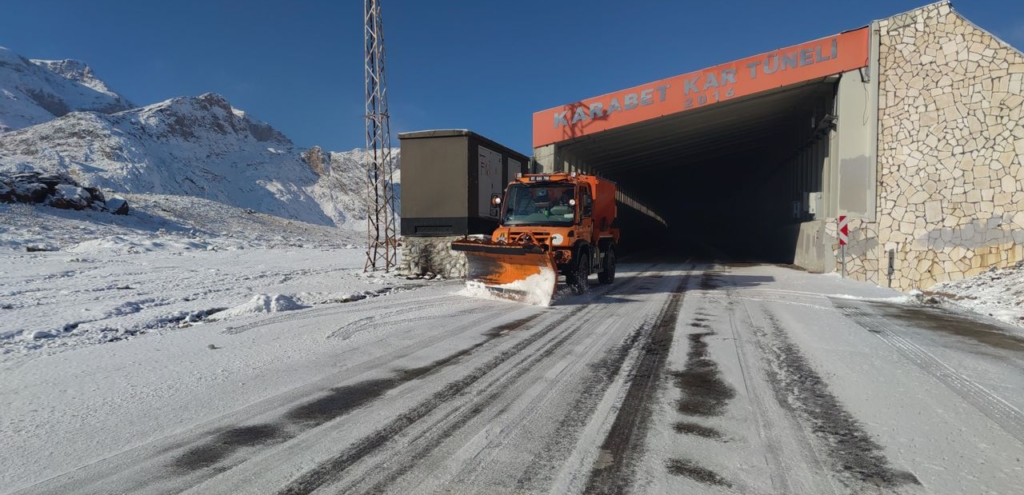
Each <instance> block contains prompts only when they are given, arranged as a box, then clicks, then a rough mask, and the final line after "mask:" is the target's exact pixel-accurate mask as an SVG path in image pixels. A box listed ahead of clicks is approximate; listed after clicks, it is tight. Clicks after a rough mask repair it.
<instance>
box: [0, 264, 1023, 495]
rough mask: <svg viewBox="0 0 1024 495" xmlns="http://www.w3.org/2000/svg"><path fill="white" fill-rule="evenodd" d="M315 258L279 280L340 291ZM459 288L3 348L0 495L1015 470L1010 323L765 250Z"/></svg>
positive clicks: (797, 487)
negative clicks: (494, 294)
mask: <svg viewBox="0 0 1024 495" xmlns="http://www.w3.org/2000/svg"><path fill="white" fill-rule="evenodd" d="M211 256H212V255H211ZM303 256H308V254H304V255H303ZM207 259H209V258H206V257H199V259H197V261H195V263H198V265H197V267H198V269H200V270H201V269H203V268H202V267H203V266H205V265H203V264H202V263H205V262H206V261H202V260H207ZM326 260H327V258H326V257H325V258H324V259H321V260H311V261H310V262H309V265H308V266H309V267H310V268H309V269H310V271H309V272H308V273H304V274H300V275H302V276H305V277H312V278H311V279H310V280H314V281H315V282H316V284H318V285H317V288H316V289H315V290H310V289H303V288H302V287H291V289H292V291H293V292H302V291H306V292H315V291H321V292H322V293H323V294H326V293H328V292H330V291H329V290H328V289H327V287H328V286H329V285H330V283H329V282H330V274H327V273H322V272H321V271H316V270H312V267H313V266H324V265H325V263H326V262H327V261H326ZM355 261H358V260H355ZM281 266H285V265H281ZM270 268H272V269H278V268H274V267H270ZM270 268H268V269H270ZM283 277H287V274H286V273H280V274H276V275H274V276H272V277H270V279H271V280H277V282H275V283H277V284H280V283H285V281H282V280H284V279H283ZM299 279H300V280H301V277H300V278H299ZM288 280H291V279H288ZM363 282H365V283H366V284H367V286H368V287H369V286H371V285H372V282H374V281H372V280H366V281H361V282H360V283H363ZM25 283H30V282H29V281H26V282H25ZM247 283H249V284H255V285H259V283H260V282H259V281H249V282H247ZM291 283H294V282H291ZM388 283H390V284H392V285H399V284H405V283H406V281H404V280H401V279H393V280H392V281H390V282H388ZM179 285H181V286H182V287H185V288H187V287H188V286H189V282H188V281H187V280H182V281H181V283H180V284H179ZM350 285H351V287H353V288H354V287H355V285H352V284H350ZM378 286H380V284H378ZM460 288H461V283H460V282H455V281H441V282H436V281H435V282H430V283H425V282H415V283H410V284H408V285H405V286H403V290H397V291H392V292H389V293H387V294H386V295H384V296H382V297H372V298H367V299H365V300H360V301H355V302H347V303H342V302H336V301H335V300H332V299H331V298H328V297H326V296H324V297H321V298H320V299H318V300H317V301H314V302H311V303H308V304H307V306H309V307H306V308H305V309H299V310H295V311H288V312H282V313H276V314H256V315H245V314H243V313H244V312H239V313H237V314H238V316H230V317H227V318H224V319H222V320H214V321H209V320H208V321H205V322H203V323H201V324H196V325H193V326H189V327H186V328H174V329H173V330H168V331H154V332H150V333H148V334H144V335H136V336H134V337H133V338H127V339H123V340H120V341H116V342H109V343H97V344H91V345H84V344H83V345H72V346H65V347H66V348H63V349H62V350H61V352H55V353H45V352H42V351H43V350H45V349H42V350H33V349H25V350H23V351H24V352H22V351H21V350H20V351H19V352H17V353H14V352H12V353H8V354H4V355H2V356H0V358H2V359H0V369H2V371H3V378H2V380H0V404H2V410H0V411H2V413H0V436H2V438H3V439H4V448H3V449H0V466H2V467H0V493H133V494H135V493H140V494H145V493H181V492H187V493H196V494H217V493H221V494H237V493H289V494H291V493H314V492H315V493H346V494H348V493H588V494H589V493H744V494H746V493H794V494H798V493H799V494H802V493H809V494H821V493H912V494H916V493H1007V494H1009V493H1017V490H1019V487H1020V486H1022V484H1024V461H1022V459H1024V414H1022V412H1021V411H1022V410H1024V373H1022V372H1021V370H1022V369H1024V338H1022V337H1021V336H1020V335H1019V334H1018V333H1015V332H1019V330H1015V329H1013V328H1010V327H1004V326H1000V325H999V324H996V323H993V322H991V321H988V320H985V321H982V320H980V319H968V318H967V317H965V316H960V315H956V314H952V313H948V312H946V311H944V310H941V309H938V308H931V307H922V306H916V305H912V304H906V303H904V302H901V299H900V298H899V297H898V296H899V295H898V294H897V293H895V292H892V291H889V290H886V289H880V288H875V287H871V286H868V285H865V284H860V283H856V282H851V281H848V280H841V279H839V278H837V277H831V276H821V275H811V274H807V273H803V272H799V271H794V270H790V269H787V268H782V267H775V266H761V265H731V266H730V265H716V264H704V263H693V262H681V261H665V260H662V261H656V260H649V261H644V260H633V261H632V262H630V263H625V264H623V265H621V266H620V269H619V273H618V278H617V280H616V282H615V283H614V284H612V285H609V286H595V287H594V288H593V290H592V291H591V292H590V293H589V294H586V295H580V296H573V295H568V294H561V295H560V296H559V297H558V298H557V299H556V300H555V303H554V304H553V305H552V306H551V307H534V306H527V305H521V304H516V303H509V302H504V301H489V300H481V299H474V298H468V297H464V296H462V295H459V294H458V292H459V291H460ZM250 289H251V291H253V292H271V291H268V290H267V289H264V288H258V287H252V288H250ZM181 290H182V291H184V290H185V289H184V288H183V289H181ZM274 292H280V291H277V290H275V291H274ZM76 294H77V293H75V292H71V293H69V294H68V297H71V298H72V301H77V300H78V299H74V298H76V297H79V296H76ZM211 294H214V295H218V294H220V295H219V296H217V297H226V296H227V295H232V294H234V295H235V296H236V297H239V296H240V294H241V293H238V294H236V293H234V292H232V290H231V284H229V283H225V284H224V285H223V286H222V288H221V289H218V290H214V291H212V292H211ZM307 297H308V296H307ZM236 303H237V301H236ZM223 304H227V305H230V303H229V302H227V301H225V302H223V303H221V302H218V305H223ZM37 317H38V318H39V319H43V318H42V316H40V315H37Z"/></svg>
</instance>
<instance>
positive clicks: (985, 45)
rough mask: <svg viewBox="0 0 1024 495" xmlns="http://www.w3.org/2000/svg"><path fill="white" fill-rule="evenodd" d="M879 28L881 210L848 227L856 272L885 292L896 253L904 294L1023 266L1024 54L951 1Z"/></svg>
mask: <svg viewBox="0 0 1024 495" xmlns="http://www.w3.org/2000/svg"><path fill="white" fill-rule="evenodd" d="M878 26H879V35H880V49H879V65H880V69H879V84H880V89H879V95H880V96H879V100H880V101H879V138H878V142H879V145H878V181H879V183H878V188H879V190H878V214H877V221H876V222H867V221H859V220H855V221H853V222H851V224H850V228H851V236H850V237H851V239H850V245H849V246H847V248H848V249H847V263H848V270H849V273H850V276H851V277H852V278H855V279H859V280H866V281H870V282H874V283H877V284H879V285H886V284H887V283H888V282H887V279H886V278H887V277H886V272H887V267H888V257H889V250H893V251H894V254H895V256H894V268H895V273H894V275H893V279H892V286H893V287H894V288H898V289H901V290H909V289H914V288H919V289H927V288H929V287H931V286H932V285H934V284H936V283H940V282H945V281H948V280H960V279H963V278H965V277H971V276H973V275H977V274H979V273H981V272H982V271H985V270H987V269H988V268H989V267H992V266H997V267H1005V266H1008V265H1011V264H1013V263H1015V262H1016V261H1018V260H1021V259H1024V251H1022V242H1024V187H1022V186H1024V182H1022V181H1024V167H1022V165H1024V118H1022V112H1024V110H1022V109H1024V90H1022V83H1024V54H1022V53H1021V52H1020V51H1018V50H1016V49H1014V48H1013V47H1011V46H1010V45H1008V44H1006V43H1004V42H1002V41H1000V40H999V39H997V38H995V37H993V36H992V35H991V34H989V33H987V32H986V31H984V30H982V29H981V28H979V27H977V26H975V25H973V24H972V23H971V22H970V21H968V20H966V19H965V18H964V17H962V16H960V15H959V14H958V13H956V12H954V11H953V10H952V7H951V6H950V5H949V3H948V2H942V3H937V4H933V5H929V6H927V7H923V8H921V9H918V10H914V11H911V12H908V13H906V14H901V15H898V16H895V17H892V18H889V19H885V20H882V21H879V25H878ZM829 234H830V235H832V236H834V235H835V226H834V224H833V225H832V226H830V228H829ZM834 247H835V248H836V252H837V253H838V246H834ZM837 261H838V257H837ZM837 270H838V267H837Z"/></svg>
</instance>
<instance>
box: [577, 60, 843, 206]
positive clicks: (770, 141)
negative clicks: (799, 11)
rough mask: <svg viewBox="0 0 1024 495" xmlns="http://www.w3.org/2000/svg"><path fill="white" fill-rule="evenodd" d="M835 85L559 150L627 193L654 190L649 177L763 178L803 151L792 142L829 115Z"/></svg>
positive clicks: (650, 124) (668, 120) (682, 116)
mask: <svg viewBox="0 0 1024 495" xmlns="http://www.w3.org/2000/svg"><path fill="white" fill-rule="evenodd" d="M834 81H835V78H822V79H818V80H815V81H810V82H806V83H803V84H799V85H794V86H790V87H786V88H781V89H778V90H775V91H771V92H766V93H762V94H758V95H754V96H750V97H747V98H744V99H737V100H734V101H728V102H723V103H719V104H716V105H711V106H709V107H707V108H704V109H699V110H694V111H690V112H683V113H679V114H674V115H670V116H666V117H662V118H659V119H654V120H649V121H645V122H642V123H638V124H634V125H631V126H627V127H622V128H618V129H613V130H609V131H605V132H601V133H598V134H593V135H590V136H585V137H582V138H578V139H577V140H575V141H572V142H566V143H562V144H561V151H562V152H563V153H565V154H566V156H571V157H573V158H577V159H581V160H582V161H583V162H584V163H587V164H588V165H590V166H591V167H593V168H594V170H595V171H597V172H598V173H600V174H601V175H604V176H606V177H608V178H610V179H612V180H615V181H617V182H619V183H621V184H622V185H623V186H624V187H628V186H629V185H631V184H632V185H642V184H645V183H647V184H649V183H650V181H651V179H652V177H655V178H680V177H685V178H688V179H690V180H688V181H687V182H695V181H702V180H708V179H713V178H714V177H715V176H721V175H731V176H735V175H736V174H744V173H752V172H756V171H757V170H764V169H765V167H772V166H775V165H778V162H780V161H781V160H784V159H785V158H786V157H787V155H788V154H790V153H792V151H793V148H795V147H796V146H798V143H795V142H794V139H793V136H794V135H799V134H802V132H794V129H795V128H799V129H800V130H803V129H804V128H809V127H810V126H811V125H812V122H816V121H817V120H819V119H820V118H821V117H822V116H823V115H825V114H827V113H829V112H830V111H831V106H830V105H831V98H832V95H833V91H834ZM812 119H813V121H812ZM797 126H799V127H797ZM644 189H648V187H644Z"/></svg>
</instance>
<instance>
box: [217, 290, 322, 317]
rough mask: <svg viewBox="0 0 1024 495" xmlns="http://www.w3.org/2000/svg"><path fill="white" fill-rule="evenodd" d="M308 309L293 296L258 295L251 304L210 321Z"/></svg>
mask: <svg viewBox="0 0 1024 495" xmlns="http://www.w3.org/2000/svg"><path fill="white" fill-rule="evenodd" d="M306 307H307V306H303V305H301V304H299V303H298V302H296V301H295V299H294V298H293V297H292V296H287V295H284V294H274V295H268V294H257V295H255V296H253V298H252V299H250V300H249V302H247V303H245V304H240V305H238V306H235V307H233V308H231V309H229V310H227V311H221V312H220V313H217V314H215V315H213V316H211V317H210V319H211V320H223V319H227V318H233V317H239V316H253V315H260V314H266V313H279V312H281V311H295V310H297V309H304V308H306Z"/></svg>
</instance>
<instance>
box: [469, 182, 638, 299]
mask: <svg viewBox="0 0 1024 495" xmlns="http://www.w3.org/2000/svg"><path fill="white" fill-rule="evenodd" d="M615 193H616V187H615V183H613V182H611V181H608V180H607V179H603V178H600V177H596V176H593V175H584V174H578V173H571V174H570V173H555V174H525V175H522V176H520V177H518V178H517V179H516V180H515V181H513V182H511V183H509V185H508V188H507V189H506V192H505V198H504V199H500V198H497V197H495V198H492V201H494V202H495V203H496V204H500V205H501V224H500V226H499V227H498V228H497V229H495V230H494V232H493V233H492V234H491V237H490V239H486V238H483V239H480V238H478V239H471V238H466V239H461V240H457V241H455V242H453V243H452V249H453V250H456V251H462V252H465V253H466V257H467V260H468V264H469V267H468V268H469V270H468V274H467V277H466V279H467V285H470V286H475V287H483V288H486V289H488V290H489V291H490V292H491V293H494V294H497V295H499V296H502V297H506V298H510V299H519V300H522V299H524V298H527V299H529V298H532V299H533V300H534V301H531V302H539V303H541V304H544V305H546V304H549V303H550V300H551V298H552V297H553V296H554V294H555V292H556V289H557V283H558V278H557V277H558V275H564V276H565V280H566V283H567V285H569V287H570V288H571V289H573V291H574V292H577V293H579V292H585V291H587V290H588V288H589V278H590V276H591V274H594V273H596V274H597V275H598V278H599V280H600V281H601V282H602V283H611V282H613V281H614V278H615V264H616V250H617V249H618V242H619V229H618V228H617V227H616V226H615V218H616V215H617V207H616V202H615ZM531 280H532V281H531Z"/></svg>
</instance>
